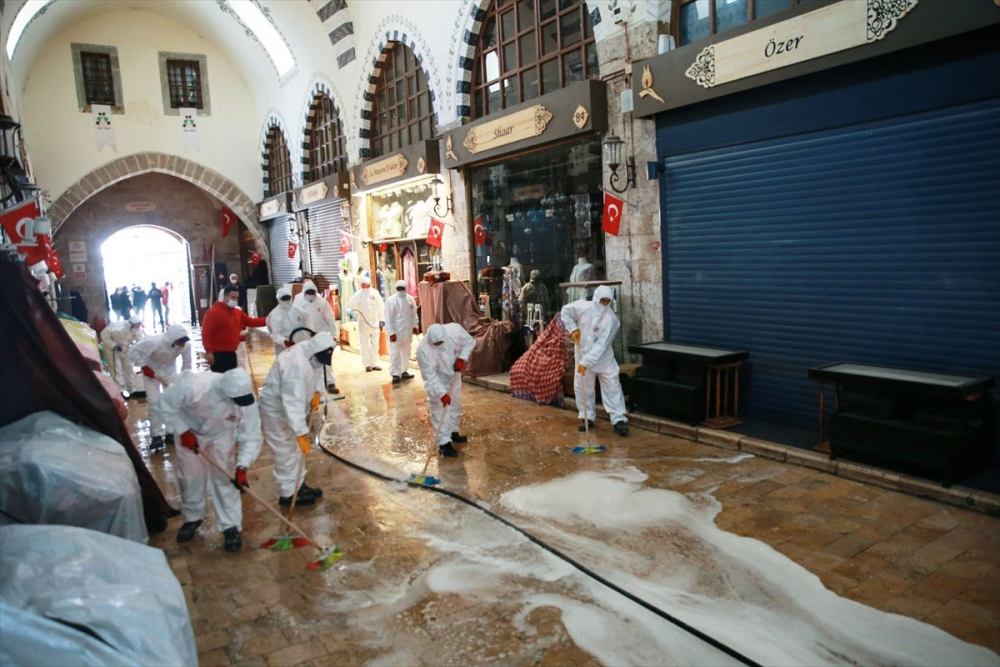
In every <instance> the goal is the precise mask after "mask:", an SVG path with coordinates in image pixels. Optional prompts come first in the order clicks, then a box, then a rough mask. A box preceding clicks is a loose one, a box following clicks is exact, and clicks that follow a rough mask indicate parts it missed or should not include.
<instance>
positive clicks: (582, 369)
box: [576, 364, 587, 375]
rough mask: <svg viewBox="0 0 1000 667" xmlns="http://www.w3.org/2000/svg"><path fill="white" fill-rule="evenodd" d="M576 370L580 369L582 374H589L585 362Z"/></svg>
mask: <svg viewBox="0 0 1000 667" xmlns="http://www.w3.org/2000/svg"><path fill="white" fill-rule="evenodd" d="M576 370H577V371H579V373H580V375H586V374H587V367H586V366H584V365H583V364H580V365H579V366H577V367H576Z"/></svg>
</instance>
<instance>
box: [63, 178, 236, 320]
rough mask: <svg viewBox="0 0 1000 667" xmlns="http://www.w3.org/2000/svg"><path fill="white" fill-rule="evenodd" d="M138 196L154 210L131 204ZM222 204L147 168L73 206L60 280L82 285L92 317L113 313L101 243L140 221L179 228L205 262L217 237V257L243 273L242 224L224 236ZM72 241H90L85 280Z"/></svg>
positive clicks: (196, 259) (197, 259)
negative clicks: (76, 273)
mask: <svg viewBox="0 0 1000 667" xmlns="http://www.w3.org/2000/svg"><path fill="white" fill-rule="evenodd" d="M134 202H150V203H151V204H152V206H149V205H147V206H146V207H147V208H152V209H153V210H148V211H141V212H134V211H129V210H127V209H126V204H129V203H134ZM133 208H135V207H133ZM221 208H222V204H221V202H219V200H217V199H216V198H215V197H212V196H211V195H209V194H207V193H205V192H204V191H203V190H201V188H199V187H197V186H195V185H191V184H190V183H187V182H185V181H183V180H181V179H179V178H175V177H173V176H168V175H166V174H155V173H154V174H144V175H142V176H136V177H133V178H129V179H127V180H124V181H121V182H120V183H116V184H115V185H112V186H110V187H108V188H107V189H105V190H103V191H101V192H99V193H97V194H96V195H94V196H93V197H91V198H90V199H88V200H87V201H85V202H84V203H83V204H81V205H80V206H79V207H78V208H77V209H76V210H75V211H73V213H72V214H71V215H70V216H69V217H68V218H67V219H66V221H65V222H64V223H63V225H62V226H61V227H60V229H59V233H58V234H57V235H56V238H55V240H54V245H55V247H56V249H57V250H58V251H59V255H60V257H61V258H62V259H63V266H64V268H65V269H66V277H65V278H64V279H63V280H62V281H60V282H61V284H62V286H63V289H64V291H65V293H67V294H68V293H69V292H70V291H72V290H78V291H79V292H80V294H81V295H82V296H83V299H84V302H85V303H86V305H87V310H88V311H89V315H90V317H91V319H93V317H94V316H96V315H99V314H103V315H104V317H105V318H107V317H108V313H107V306H106V303H105V301H104V266H103V262H102V261H101V245H102V244H103V243H104V242H105V241H106V240H107V239H108V238H109V237H110V236H111V235H112V234H114V233H115V232H118V231H120V230H122V229H125V228H127V227H133V226H135V225H155V226H157V227H163V228H165V229H168V230H170V231H173V232H176V233H177V234H179V235H180V236H182V237H183V238H184V240H186V241H187V242H188V244H189V245H190V251H191V256H192V259H193V261H194V262H195V263H201V262H202V252H203V248H210V247H211V244H213V243H214V244H215V259H216V262H225V263H226V267H227V269H228V270H229V272H230V273H232V272H234V271H235V272H236V273H240V270H238V269H237V267H238V266H239V265H240V247H239V237H240V234H241V233H242V226H239V227H238V228H234V229H233V230H232V231H231V232H230V233H229V234H228V235H227V236H226V238H225V239H223V238H221V236H220V234H221V230H220V216H221V213H220V211H221ZM70 241H86V243H87V263H86V270H87V277H86V278H85V279H84V280H82V281H79V280H76V279H74V278H73V275H72V274H73V271H72V268H73V267H72V263H71V262H70V261H69V242H70ZM147 287H148V286H147Z"/></svg>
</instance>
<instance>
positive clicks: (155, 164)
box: [49, 153, 270, 260]
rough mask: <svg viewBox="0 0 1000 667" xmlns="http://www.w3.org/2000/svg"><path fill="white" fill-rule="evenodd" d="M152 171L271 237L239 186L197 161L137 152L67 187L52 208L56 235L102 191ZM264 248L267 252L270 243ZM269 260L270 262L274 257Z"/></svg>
mask: <svg viewBox="0 0 1000 667" xmlns="http://www.w3.org/2000/svg"><path fill="white" fill-rule="evenodd" d="M151 172H157V173H161V174H168V175H170V176H174V177H176V178H179V179H181V180H183V181H187V182H188V183H191V184H192V185H196V186H198V187H199V188H201V189H202V190H204V191H205V192H207V193H208V194H210V195H212V196H213V197H215V198H216V199H218V200H219V201H221V202H222V203H223V204H225V205H226V206H227V207H228V208H229V210H231V211H232V212H233V213H235V214H236V215H237V217H239V219H240V220H241V221H243V224H245V225H246V226H247V229H249V230H250V231H251V232H253V234H254V236H256V237H257V238H258V239H260V240H262V241H263V240H265V239H266V238H267V236H266V235H265V234H264V231H263V228H262V227H261V224H260V221H259V220H258V219H257V207H256V206H255V205H254V203H253V201H252V200H251V199H250V197H248V196H247V195H246V193H244V192H243V191H242V190H241V189H240V188H239V186H237V185H236V184H235V183H233V182H232V181H230V180H229V179H228V178H226V177H225V176H223V175H222V174H220V173H218V172H216V171H213V170H212V169H208V168H206V167H203V166H201V165H200V164H198V163H197V162H192V161H191V160H186V159H184V158H182V157H178V156H177V155H167V154H165V153H134V154H132V155H127V156H125V157H120V158H118V159H117V160H113V161H111V162H108V163H107V164H105V165H103V166H101V167H98V168H97V169H95V170H93V171H92V172H90V173H89V174H87V175H86V176H84V177H83V178H81V179H80V180H79V181H77V182H76V183H74V184H73V185H72V186H70V187H68V188H66V190H64V191H63V193H62V194H61V195H59V198H58V199H56V200H55V202H53V204H52V206H50V207H49V217H50V218H51V219H52V230H53V232H52V233H53V236H55V235H56V234H58V232H59V228H60V227H61V226H62V224H63V223H64V222H66V220H67V219H68V218H69V216H70V214H72V213H73V211H75V210H76V209H77V208H78V207H79V206H80V205H81V204H83V202H85V201H87V200H88V199H89V198H91V197H92V196H94V195H95V194H97V193H98V192H101V191H102V190H104V189H106V188H108V187H109V186H112V185H114V184H115V183H119V182H121V181H124V180H125V179H128V178H132V177H133V176H139V175H141V174H148V173H151ZM262 247H264V250H265V253H266V250H267V249H266V243H264V244H262ZM267 259H268V260H270V257H268V258H267Z"/></svg>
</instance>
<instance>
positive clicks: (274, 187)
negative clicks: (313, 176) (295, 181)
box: [267, 125, 292, 195]
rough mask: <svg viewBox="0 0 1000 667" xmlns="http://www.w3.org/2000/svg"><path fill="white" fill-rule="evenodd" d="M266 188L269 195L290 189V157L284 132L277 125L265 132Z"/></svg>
mask: <svg viewBox="0 0 1000 667" xmlns="http://www.w3.org/2000/svg"><path fill="white" fill-rule="evenodd" d="M267 141H268V149H267V189H268V192H269V193H270V194H271V195H277V194H281V193H282V192H288V191H289V190H291V189H292V158H291V156H290V155H289V153H288V144H287V143H286V142H285V134H284V132H282V131H281V128H279V127H278V126H277V125H272V126H271V129H270V130H269V131H268V133H267Z"/></svg>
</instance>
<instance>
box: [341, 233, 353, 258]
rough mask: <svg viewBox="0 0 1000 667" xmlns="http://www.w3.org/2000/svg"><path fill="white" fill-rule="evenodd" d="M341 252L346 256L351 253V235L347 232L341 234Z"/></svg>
mask: <svg viewBox="0 0 1000 667" xmlns="http://www.w3.org/2000/svg"><path fill="white" fill-rule="evenodd" d="M340 252H341V254H344V255H346V254H347V253H349V252H351V235H350V234H348V233H347V232H340Z"/></svg>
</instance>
